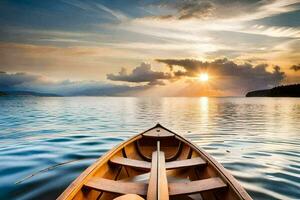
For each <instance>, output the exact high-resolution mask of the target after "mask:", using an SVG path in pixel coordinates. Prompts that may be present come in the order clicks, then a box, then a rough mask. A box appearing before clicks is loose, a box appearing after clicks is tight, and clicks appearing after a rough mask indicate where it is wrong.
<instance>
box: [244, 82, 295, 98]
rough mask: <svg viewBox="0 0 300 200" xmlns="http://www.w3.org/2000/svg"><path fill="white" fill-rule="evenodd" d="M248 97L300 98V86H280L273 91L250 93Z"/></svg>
mask: <svg viewBox="0 0 300 200" xmlns="http://www.w3.org/2000/svg"><path fill="white" fill-rule="evenodd" d="M246 97H300V84H294V85H285V86H278V87H274V88H272V89H266V90H255V91H251V92H248V93H247V94H246Z"/></svg>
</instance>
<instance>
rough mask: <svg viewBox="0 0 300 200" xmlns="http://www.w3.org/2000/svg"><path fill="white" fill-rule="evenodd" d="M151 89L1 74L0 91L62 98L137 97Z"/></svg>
mask: <svg viewBox="0 0 300 200" xmlns="http://www.w3.org/2000/svg"><path fill="white" fill-rule="evenodd" d="M150 87H151V86H149V85H141V86H128V85H115V84H108V83H105V82H102V81H70V80H63V81H51V80H50V79H48V78H45V77H43V76H40V75H33V74H29V73H7V72H0V91H33V92H41V93H53V94H58V95H62V96H78V95H84V96H135V95H138V94H139V93H140V92H144V91H145V90H147V89H149V88H150Z"/></svg>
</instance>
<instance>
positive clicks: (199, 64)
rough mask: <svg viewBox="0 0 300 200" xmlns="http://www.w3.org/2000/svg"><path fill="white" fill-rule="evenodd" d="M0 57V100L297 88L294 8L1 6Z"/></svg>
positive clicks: (4, 2)
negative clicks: (28, 95) (24, 94)
mask: <svg viewBox="0 0 300 200" xmlns="http://www.w3.org/2000/svg"><path fill="white" fill-rule="evenodd" d="M0 58H1V59H0V90H2V91H16V90H26V91H35V92H46V93H55V94H60V95H99V96H243V95H245V94H246V92H248V91H250V90H256V89H265V88H271V87H274V86H278V85H284V84H293V83H299V82H300V0H240V1H238V0H210V1H206V0H172V1H171V0H161V1H159V0H145V1H141V0H126V1H125V0H51V1H40V0H1V1H0ZM201 74H202V75H203V74H206V75H207V76H208V80H207V81H203V80H201V78H199V77H200V76H201Z"/></svg>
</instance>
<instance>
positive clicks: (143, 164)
mask: <svg viewBox="0 0 300 200" xmlns="http://www.w3.org/2000/svg"><path fill="white" fill-rule="evenodd" d="M110 162H111V163H114V164H118V165H123V166H128V167H133V168H138V169H148V170H150V169H151V163H150V162H147V161H142V160H134V159H130V158H123V157H114V158H112V159H110ZM205 164H206V162H205V161H204V160H203V159H202V158H201V157H196V158H191V159H186V160H176V161H171V162H166V164H165V166H166V169H167V170H168V169H177V168H185V167H194V166H201V165H205Z"/></svg>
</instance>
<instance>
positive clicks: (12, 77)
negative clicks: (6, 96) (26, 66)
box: [0, 72, 41, 90]
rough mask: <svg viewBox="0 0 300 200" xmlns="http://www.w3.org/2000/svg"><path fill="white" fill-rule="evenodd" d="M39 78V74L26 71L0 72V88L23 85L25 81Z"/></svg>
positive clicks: (33, 80) (34, 80)
mask: <svg viewBox="0 0 300 200" xmlns="http://www.w3.org/2000/svg"><path fill="white" fill-rule="evenodd" d="M39 79H41V77H40V76H37V75H32V74H26V73H15V74H8V73H6V72H0V89H2V90H3V89H4V90H5V89H6V88H14V87H16V86H20V85H25V84H27V83H29V82H30V83H32V82H36V81H38V80H39Z"/></svg>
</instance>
